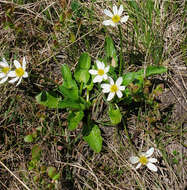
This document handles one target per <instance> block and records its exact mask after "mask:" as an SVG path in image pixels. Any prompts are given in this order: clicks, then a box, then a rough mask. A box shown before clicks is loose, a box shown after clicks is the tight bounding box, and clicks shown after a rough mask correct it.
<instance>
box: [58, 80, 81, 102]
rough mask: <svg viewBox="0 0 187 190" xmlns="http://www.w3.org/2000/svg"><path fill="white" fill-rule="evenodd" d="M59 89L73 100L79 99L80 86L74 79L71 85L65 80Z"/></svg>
mask: <svg viewBox="0 0 187 190" xmlns="http://www.w3.org/2000/svg"><path fill="white" fill-rule="evenodd" d="M59 89H60V92H61V93H62V94H63V96H64V97H66V98H69V99H72V100H78V99H79V94H78V93H79V92H78V86H77V84H76V82H75V81H74V80H72V81H71V87H70V86H69V85H68V84H67V82H66V81H64V83H63V84H62V85H60V86H59Z"/></svg>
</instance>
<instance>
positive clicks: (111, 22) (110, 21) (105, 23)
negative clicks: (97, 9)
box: [103, 20, 116, 27]
mask: <svg viewBox="0 0 187 190" xmlns="http://www.w3.org/2000/svg"><path fill="white" fill-rule="evenodd" d="M103 25H105V26H109V25H111V26H113V27H115V26H116V25H115V23H114V22H113V21H112V20H104V21H103Z"/></svg>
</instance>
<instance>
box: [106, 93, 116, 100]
mask: <svg viewBox="0 0 187 190" xmlns="http://www.w3.org/2000/svg"><path fill="white" fill-rule="evenodd" d="M114 96H115V93H114V92H110V93H109V95H108V98H107V101H110V100H112V98H114Z"/></svg>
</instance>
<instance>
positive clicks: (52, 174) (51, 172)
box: [47, 166, 56, 179]
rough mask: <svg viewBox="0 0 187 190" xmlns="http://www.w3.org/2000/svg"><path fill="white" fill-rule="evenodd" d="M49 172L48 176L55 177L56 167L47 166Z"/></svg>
mask: <svg viewBox="0 0 187 190" xmlns="http://www.w3.org/2000/svg"><path fill="white" fill-rule="evenodd" d="M47 174H48V176H49V177H50V178H51V179H53V177H54V176H55V175H56V168H55V167H53V166H50V167H48V168H47Z"/></svg>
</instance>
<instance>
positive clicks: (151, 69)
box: [146, 66, 167, 77]
mask: <svg viewBox="0 0 187 190" xmlns="http://www.w3.org/2000/svg"><path fill="white" fill-rule="evenodd" d="M165 72H167V68H166V67H164V66H148V67H147V69H146V77H148V76H151V75H158V74H162V73H165Z"/></svg>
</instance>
